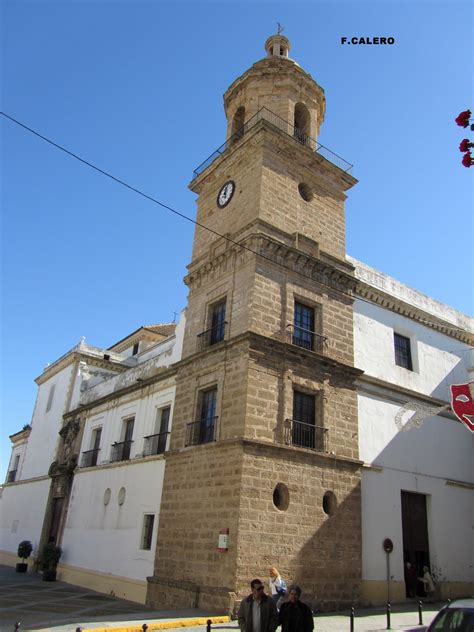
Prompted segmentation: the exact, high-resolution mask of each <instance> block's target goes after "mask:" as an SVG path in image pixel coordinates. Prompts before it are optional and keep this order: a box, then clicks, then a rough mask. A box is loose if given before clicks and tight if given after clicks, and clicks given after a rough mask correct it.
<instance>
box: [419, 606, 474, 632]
mask: <svg viewBox="0 0 474 632" xmlns="http://www.w3.org/2000/svg"><path fill="white" fill-rule="evenodd" d="M426 632H474V599H456V600H454V601H451V603H448V604H446V606H444V607H443V608H441V610H440V611H439V612H438V614H437V615H436V616H435V618H434V619H433V621H432V622H431V624H430V625H429V626H428V628H427V630H426Z"/></svg>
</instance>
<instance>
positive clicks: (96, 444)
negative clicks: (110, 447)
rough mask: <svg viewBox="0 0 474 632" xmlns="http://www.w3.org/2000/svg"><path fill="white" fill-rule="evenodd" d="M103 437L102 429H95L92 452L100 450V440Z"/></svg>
mask: <svg viewBox="0 0 474 632" xmlns="http://www.w3.org/2000/svg"><path fill="white" fill-rule="evenodd" d="M101 436H102V428H94V430H93V431H92V438H91V439H92V440H91V450H98V449H99V448H100V438H101Z"/></svg>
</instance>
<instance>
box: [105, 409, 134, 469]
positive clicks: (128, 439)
mask: <svg viewBox="0 0 474 632" xmlns="http://www.w3.org/2000/svg"><path fill="white" fill-rule="evenodd" d="M134 423H135V417H129V418H128V419H124V421H123V426H122V441H120V442H118V443H114V444H113V446H112V453H111V456H110V460H111V461H112V462H115V461H128V459H129V458H130V452H131V449H132V443H133V441H132V437H133V425H134Z"/></svg>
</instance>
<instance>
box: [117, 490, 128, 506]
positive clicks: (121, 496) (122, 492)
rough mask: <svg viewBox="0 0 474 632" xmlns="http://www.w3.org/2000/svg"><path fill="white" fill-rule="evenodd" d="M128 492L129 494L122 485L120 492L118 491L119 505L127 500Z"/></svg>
mask: <svg viewBox="0 0 474 632" xmlns="http://www.w3.org/2000/svg"><path fill="white" fill-rule="evenodd" d="M126 494H127V491H126V489H125V487H121V488H120V489H119V493H118V504H119V505H123V503H124V502H125V496H126Z"/></svg>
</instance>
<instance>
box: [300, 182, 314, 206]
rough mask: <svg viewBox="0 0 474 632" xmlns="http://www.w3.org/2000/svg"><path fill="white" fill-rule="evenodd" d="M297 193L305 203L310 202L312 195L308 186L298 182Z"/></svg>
mask: <svg viewBox="0 0 474 632" xmlns="http://www.w3.org/2000/svg"><path fill="white" fill-rule="evenodd" d="M298 191H299V192H300V195H301V197H302V198H303V200H304V201H305V202H311V200H312V199H313V196H314V193H313V192H312V191H311V187H310V186H309V184H306V183H305V182H300V184H299V185H298Z"/></svg>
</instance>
